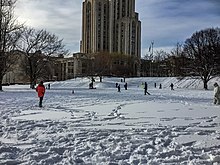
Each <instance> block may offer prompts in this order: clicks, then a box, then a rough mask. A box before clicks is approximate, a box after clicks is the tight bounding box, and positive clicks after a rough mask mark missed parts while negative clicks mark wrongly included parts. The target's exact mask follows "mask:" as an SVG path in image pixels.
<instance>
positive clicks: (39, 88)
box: [36, 81, 45, 107]
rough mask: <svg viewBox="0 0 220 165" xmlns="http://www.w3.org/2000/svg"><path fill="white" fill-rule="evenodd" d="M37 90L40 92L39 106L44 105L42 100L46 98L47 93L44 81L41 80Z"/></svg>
mask: <svg viewBox="0 0 220 165" xmlns="http://www.w3.org/2000/svg"><path fill="white" fill-rule="evenodd" d="M36 92H37V94H38V97H39V99H40V100H39V107H42V101H43V98H44V94H45V86H44V84H43V81H41V82H40V84H39V85H38V86H37V88H36Z"/></svg>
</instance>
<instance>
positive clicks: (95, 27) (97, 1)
mask: <svg viewBox="0 0 220 165" xmlns="http://www.w3.org/2000/svg"><path fill="white" fill-rule="evenodd" d="M138 17H139V15H138V13H136V12H135V0H84V2H83V11H82V40H81V43H80V52H81V53H96V52H110V53H115V52H116V53H120V54H125V55H130V56H132V57H135V58H136V59H140V57H141V22H140V21H139V18H138ZM135 65H136V64H135ZM137 68H138V66H137V65H136V66H135V70H138V69H137Z"/></svg>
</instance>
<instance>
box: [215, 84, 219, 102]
mask: <svg viewBox="0 0 220 165" xmlns="http://www.w3.org/2000/svg"><path fill="white" fill-rule="evenodd" d="M214 104H218V105H219V104H220V87H219V85H218V83H214Z"/></svg>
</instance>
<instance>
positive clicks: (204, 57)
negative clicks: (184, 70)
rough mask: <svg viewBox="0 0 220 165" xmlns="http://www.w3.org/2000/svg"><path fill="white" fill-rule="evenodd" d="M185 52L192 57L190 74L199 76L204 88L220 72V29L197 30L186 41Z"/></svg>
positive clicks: (206, 87)
mask: <svg viewBox="0 0 220 165" xmlns="http://www.w3.org/2000/svg"><path fill="white" fill-rule="evenodd" d="M184 52H185V54H186V56H188V57H189V58H190V61H191V63H190V65H189V68H190V69H191V72H190V75H193V76H195V75H197V76H199V77H200V78H201V79H202V81H203V83H204V89H208V85H207V83H208V81H209V80H211V79H212V78H214V77H216V76H219V74H220V65H219V60H220V29H219V28H208V29H205V30H201V31H199V32H195V33H194V34H193V35H192V36H191V38H189V39H187V40H186V41H185V45H184Z"/></svg>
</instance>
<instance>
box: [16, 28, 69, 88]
mask: <svg viewBox="0 0 220 165" xmlns="http://www.w3.org/2000/svg"><path fill="white" fill-rule="evenodd" d="M18 48H19V50H22V51H23V52H24V54H25V56H26V59H27V60H26V63H25V65H26V70H27V74H28V75H29V78H30V87H31V88H34V85H35V84H36V81H37V79H39V78H41V79H43V78H44V76H45V73H47V71H48V70H47V63H48V61H49V60H50V57H51V56H54V55H57V56H58V55H60V54H66V53H67V51H66V50H65V49H64V45H63V43H62V39H59V38H58V37H57V36H56V35H55V34H51V33H49V32H47V31H46V30H36V29H33V28H28V27H26V28H24V31H23V35H22V37H21V40H20V44H19V45H18Z"/></svg>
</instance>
